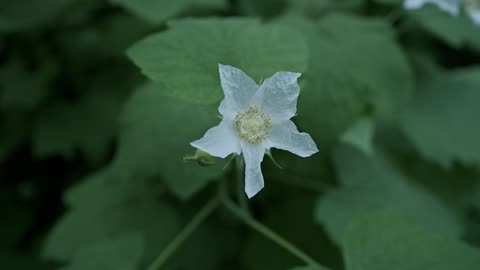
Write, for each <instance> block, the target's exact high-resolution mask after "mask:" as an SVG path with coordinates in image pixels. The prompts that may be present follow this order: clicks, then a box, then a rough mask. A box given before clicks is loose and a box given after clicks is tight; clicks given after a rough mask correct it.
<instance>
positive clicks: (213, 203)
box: [147, 196, 220, 270]
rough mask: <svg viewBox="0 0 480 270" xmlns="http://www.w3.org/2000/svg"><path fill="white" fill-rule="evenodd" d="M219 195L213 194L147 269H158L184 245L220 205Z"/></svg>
mask: <svg viewBox="0 0 480 270" xmlns="http://www.w3.org/2000/svg"><path fill="white" fill-rule="evenodd" d="M219 202H220V201H219V200H218V197H217V196H213V198H211V199H210V200H209V201H208V202H207V203H206V204H205V205H204V206H203V207H202V208H201V209H200V210H199V211H198V212H197V213H196V214H195V216H193V218H192V219H191V220H190V222H189V223H188V224H187V225H186V226H185V227H184V228H183V229H182V230H181V231H180V233H179V234H177V236H175V238H174V239H173V240H172V241H171V242H170V243H169V244H168V245H167V247H166V248H165V249H164V250H163V251H162V252H161V253H160V254H159V255H158V257H157V258H156V259H155V260H154V261H153V263H152V264H151V265H150V266H149V267H148V268H147V270H157V269H160V267H162V266H163V265H164V264H165V262H166V261H167V260H168V258H170V256H172V255H173V253H174V252H175V251H176V250H177V249H178V248H179V247H180V246H181V245H182V243H183V242H184V241H185V240H186V239H187V238H188V237H189V236H190V235H191V234H192V233H193V232H194V231H195V229H196V228H197V227H198V226H199V225H200V224H202V223H203V221H204V220H205V219H206V218H207V217H208V216H210V214H211V213H212V212H213V211H214V210H215V209H217V207H218V205H219Z"/></svg>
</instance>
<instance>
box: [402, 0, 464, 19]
mask: <svg viewBox="0 0 480 270" xmlns="http://www.w3.org/2000/svg"><path fill="white" fill-rule="evenodd" d="M461 2H462V0H405V2H403V6H404V7H405V9H419V8H421V7H423V6H424V5H425V4H434V5H436V6H437V7H438V8H440V9H441V10H443V11H445V12H448V13H450V14H451V15H455V16H456V15H458V14H459V13H460V4H461Z"/></svg>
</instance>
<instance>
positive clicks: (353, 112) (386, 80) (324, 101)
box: [298, 13, 413, 149]
mask: <svg viewBox="0 0 480 270" xmlns="http://www.w3.org/2000/svg"><path fill="white" fill-rule="evenodd" d="M311 29H313V30H312V34H311V36H310V37H311V38H310V47H311V60H310V67H309V69H308V72H306V73H305V80H306V81H305V88H304V90H303V91H302V93H301V94H300V97H299V105H298V106H299V108H298V115H299V116H298V122H299V125H300V126H301V127H302V128H303V129H304V130H306V131H308V132H309V133H310V134H311V135H312V137H313V138H314V140H315V142H316V143H317V145H318V146H319V148H320V149H322V148H324V147H326V146H328V145H330V144H331V143H332V142H333V141H334V140H336V139H337V138H338V137H339V136H340V134H341V133H343V132H344V131H345V130H346V129H348V128H349V127H351V126H352V125H353V124H354V123H355V122H356V121H357V119H359V118H361V117H364V116H365V114H373V117H374V118H376V117H381V118H384V117H389V116H391V115H394V114H395V113H396V112H397V111H398V110H399V108H401V107H402V106H403V105H404V104H405V103H406V101H407V100H408V98H409V96H410V94H411V91H412V87H413V86H412V72H411V70H410V67H409V65H408V62H407V59H406V57H405V55H404V54H403V52H402V50H401V49H400V48H399V46H398V45H397V44H396V42H395V38H394V34H393V31H392V29H391V28H390V26H389V25H388V24H386V23H385V22H383V21H380V20H375V19H368V20H367V19H364V18H360V17H353V16H348V15H340V14H334V13H333V14H330V15H327V16H325V17H323V18H322V19H321V20H320V21H319V23H318V24H317V25H314V26H313V27H311ZM372 59H375V61H372ZM367 67H368V68H367Z"/></svg>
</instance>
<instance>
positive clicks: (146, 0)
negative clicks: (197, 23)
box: [110, 0, 226, 24]
mask: <svg viewBox="0 0 480 270" xmlns="http://www.w3.org/2000/svg"><path fill="white" fill-rule="evenodd" d="M110 2H112V3H113V4H117V5H121V6H123V7H125V8H126V9H127V10H129V11H130V12H132V14H134V15H136V16H138V17H139V18H142V19H144V20H145V21H147V22H150V23H152V24H161V23H163V22H165V20H167V19H170V18H173V17H175V16H176V15H178V14H180V13H182V12H185V11H187V10H188V9H191V8H193V7H194V8H198V9H223V8H225V6H226V1H225V0H176V1H169V0H160V1H159V0H110Z"/></svg>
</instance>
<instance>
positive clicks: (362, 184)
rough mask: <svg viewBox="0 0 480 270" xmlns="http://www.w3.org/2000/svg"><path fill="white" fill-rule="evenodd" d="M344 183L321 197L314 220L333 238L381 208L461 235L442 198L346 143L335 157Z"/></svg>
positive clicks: (442, 230) (441, 230)
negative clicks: (356, 220) (362, 217)
mask: <svg viewBox="0 0 480 270" xmlns="http://www.w3.org/2000/svg"><path fill="white" fill-rule="evenodd" d="M335 164H336V170H337V174H338V177H339V180H340V182H341V186H340V187H339V188H338V189H337V190H332V191H330V192H328V193H327V194H325V195H324V196H323V197H321V198H320V199H319V200H318V203H317V206H316V209H315V220H316V221H317V222H320V223H322V224H323V225H325V226H326V229H327V231H328V233H329V234H330V236H331V237H332V239H333V240H335V241H337V242H338V243H341V242H342V240H343V237H344V234H345V231H346V228H347V227H348V225H349V224H350V223H351V222H352V220H355V218H358V217H361V216H364V215H368V214H371V213H375V212H378V211H385V210H386V211H391V212H394V213H401V214H404V215H409V216H411V217H413V218H415V220H416V221H417V222H418V223H419V224H421V225H422V226H424V227H425V228H428V229H430V230H433V231H437V232H440V233H443V234H446V235H451V236H455V237H456V236H459V234H460V233H461V226H460V222H459V220H457V218H456V216H455V215H454V214H453V213H452V212H451V210H450V209H448V208H447V207H446V206H444V205H443V204H442V202H441V201H440V200H438V199H437V198H436V197H434V196H433V194H430V193H429V192H428V191H426V190H423V189H421V188H420V187H417V186H414V185H413V184H410V182H409V179H408V178H406V177H405V176H404V175H402V174H401V173H400V172H399V171H398V170H396V169H395V168H394V167H393V166H392V165H391V164H389V163H388V162H387V161H386V160H384V159H382V158H380V157H371V158H369V157H367V156H365V155H364V154H363V153H361V152H360V151H358V150H356V149H355V148H352V147H350V146H347V145H343V146H340V147H339V148H338V149H337V152H336V156H335Z"/></svg>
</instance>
